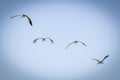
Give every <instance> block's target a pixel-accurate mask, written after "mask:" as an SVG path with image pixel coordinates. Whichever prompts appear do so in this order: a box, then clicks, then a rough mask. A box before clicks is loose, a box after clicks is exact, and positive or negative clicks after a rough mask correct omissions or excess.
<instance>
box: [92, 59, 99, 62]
mask: <svg viewBox="0 0 120 80" xmlns="http://www.w3.org/2000/svg"><path fill="white" fill-rule="evenodd" d="M92 60H95V61H97V62H100V60H98V59H92Z"/></svg>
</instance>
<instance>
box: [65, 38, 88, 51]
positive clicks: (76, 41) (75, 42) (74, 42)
mask: <svg viewBox="0 0 120 80" xmlns="http://www.w3.org/2000/svg"><path fill="white" fill-rule="evenodd" d="M77 43H81V44H82V45H84V46H86V47H87V45H86V44H85V43H83V42H82V41H78V40H75V41H73V42H71V43H69V44H68V46H67V47H66V48H65V49H67V48H68V47H69V46H70V45H72V44H77Z"/></svg>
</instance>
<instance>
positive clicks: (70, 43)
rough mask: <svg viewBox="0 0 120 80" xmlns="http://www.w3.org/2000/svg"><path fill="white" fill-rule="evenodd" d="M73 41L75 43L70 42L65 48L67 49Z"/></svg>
mask: <svg viewBox="0 0 120 80" xmlns="http://www.w3.org/2000/svg"><path fill="white" fill-rule="evenodd" d="M72 43H74V42H71V43H70V44H68V46H67V47H66V48H65V49H67V48H68V47H69V46H70V45H71V44H72Z"/></svg>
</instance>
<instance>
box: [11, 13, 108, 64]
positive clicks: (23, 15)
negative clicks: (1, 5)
mask: <svg viewBox="0 0 120 80" xmlns="http://www.w3.org/2000/svg"><path fill="white" fill-rule="evenodd" d="M18 16H21V18H27V20H28V22H29V24H30V25H31V26H32V25H33V24H32V20H31V19H30V17H28V16H27V15H25V14H20V15H15V16H12V17H10V18H15V17H18ZM38 40H42V42H44V41H46V40H49V41H50V42H51V43H54V41H53V40H52V39H51V38H49V37H45V38H36V39H35V40H34V41H33V43H36V42H37V41H38ZM77 43H81V44H82V45H84V46H85V47H87V45H86V44H85V43H83V42H82V41H78V40H75V41H73V42H71V43H69V44H68V45H67V47H66V48H65V49H67V48H69V47H70V46H71V45H72V44H77ZM108 57H109V55H106V56H105V57H104V58H103V59H102V60H98V59H94V58H93V59H92V60H95V61H96V62H97V64H103V62H104V60H105V59H106V58H108Z"/></svg>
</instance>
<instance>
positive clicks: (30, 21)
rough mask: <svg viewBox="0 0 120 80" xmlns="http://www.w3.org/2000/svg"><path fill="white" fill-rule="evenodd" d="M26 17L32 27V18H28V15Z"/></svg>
mask: <svg viewBox="0 0 120 80" xmlns="http://www.w3.org/2000/svg"><path fill="white" fill-rule="evenodd" d="M26 17H27V19H28V21H29V23H30V25H31V26H32V20H31V19H30V17H28V16H27V15H26Z"/></svg>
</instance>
